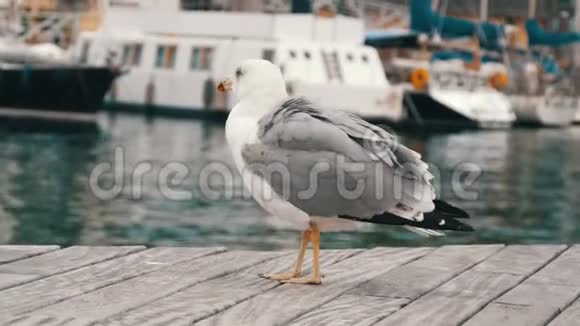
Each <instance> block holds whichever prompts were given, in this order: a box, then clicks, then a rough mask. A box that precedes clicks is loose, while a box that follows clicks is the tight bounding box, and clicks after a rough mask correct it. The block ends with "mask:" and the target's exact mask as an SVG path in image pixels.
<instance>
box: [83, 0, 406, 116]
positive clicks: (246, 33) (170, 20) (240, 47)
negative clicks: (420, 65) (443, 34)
mask: <svg viewBox="0 0 580 326" xmlns="http://www.w3.org/2000/svg"><path fill="white" fill-rule="evenodd" d="M304 3H305V2H304V1H292V3H288V4H287V5H282V6H280V7H276V8H270V7H268V5H267V3H266V2H264V3H261V2H256V1H254V2H252V5H250V4H249V2H248V3H246V2H243V3H238V2H236V1H219V2H218V1H207V2H206V4H205V5H204V6H203V8H202V7H198V6H194V7H190V6H184V5H183V2H180V1H177V0H167V1H135V2H134V4H133V5H131V6H127V5H119V4H118V3H115V2H111V3H109V4H108V6H107V7H106V14H105V15H104V19H103V23H102V26H101V28H100V29H99V30H98V31H96V32H83V33H82V34H81V42H80V43H79V47H77V55H78V56H79V57H81V58H83V60H85V61H86V62H93V63H95V62H97V63H98V62H103V60H104V59H103V57H104V55H106V54H107V53H109V52H110V51H113V52H116V53H117V54H118V55H117V56H116V60H117V61H116V63H117V64H118V65H120V66H122V67H127V68H130V72H129V73H128V74H126V75H124V76H122V77H121V78H119V80H118V81H117V82H116V83H115V86H114V88H113V90H112V92H111V94H110V96H109V97H108V98H107V107H109V108H110V109H111V110H119V109H127V110H132V111H136V112H148V113H156V114H165V115H180V116H193V117H198V116H203V117H208V116H209V117H224V116H226V115H227V113H228V112H229V109H230V108H231V106H232V104H233V103H234V101H233V99H232V98H230V96H233V95H224V94H220V93H217V92H215V82H216V81H218V80H220V79H221V78H223V77H224V76H228V75H229V74H232V72H233V71H234V70H235V66H236V65H237V64H238V62H240V61H241V60H244V59H248V58H263V59H266V60H270V61H272V62H273V63H275V64H277V65H278V66H280V67H281V69H282V71H283V74H284V77H285V78H286V80H287V81H288V84H287V87H288V90H289V92H290V93H291V94H293V95H302V96H307V97H309V98H311V99H312V100H314V101H315V102H318V103H319V104H321V105H322V106H325V107H329V108H334V109H341V110H345V111H349V112H352V113H355V114H358V115H360V116H362V117H364V118H367V119H369V120H387V121H397V120H399V119H400V117H401V114H402V98H403V90H402V89H400V88H398V87H395V86H393V85H391V84H390V83H389V81H388V80H387V78H386V77H385V75H384V74H383V73H382V66H381V63H380V59H379V56H378V55H377V51H376V50H375V49H374V48H372V47H370V46H365V45H363V44H362V43H363V39H364V24H363V21H362V20H361V19H359V18H356V17H351V16H348V15H345V14H344V12H340V11H338V10H335V9H333V7H331V6H323V7H319V8H316V7H315V8H313V7H311V6H310V4H308V5H305V4H304Z"/></svg>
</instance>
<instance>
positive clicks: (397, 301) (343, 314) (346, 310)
mask: <svg viewBox="0 0 580 326" xmlns="http://www.w3.org/2000/svg"><path fill="white" fill-rule="evenodd" d="M408 303H409V299H405V298H386V297H374V296H366V295H360V294H357V295H353V294H343V295H341V296H340V297H338V298H336V299H335V300H332V301H330V302H328V303H326V304H324V305H322V306H320V307H318V308H316V309H314V310H313V311H311V312H309V313H307V314H306V315H304V316H302V317H299V318H297V319H296V320H294V321H293V322H291V323H290V325H292V326H309V325H317V326H318V325H336V326H341V325H344V326H351V325H352V326H355V325H356V326H363V325H373V324H375V323H376V322H377V321H379V320H381V319H383V318H385V317H386V316H388V315H390V314H392V313H394V312H395V311H397V310H399V309H401V307H402V306H404V305H406V304H408Z"/></svg>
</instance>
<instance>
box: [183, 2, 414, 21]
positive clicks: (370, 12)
mask: <svg viewBox="0 0 580 326" xmlns="http://www.w3.org/2000/svg"><path fill="white" fill-rule="evenodd" d="M179 6H180V9H181V10H185V11H243V12H263V13H291V12H294V13H314V14H316V15H319V16H326V17H332V16H336V15H343V16H348V17H359V18H369V19H370V18H373V19H371V20H372V25H375V26H376V25H377V24H378V25H382V26H384V25H385V24H387V23H388V22H393V21H397V22H401V23H403V24H406V23H407V24H408V21H409V14H408V10H407V7H406V6H405V5H404V4H402V3H401V4H397V3H392V2H391V3H389V2H385V1H380V0H314V1H309V0H305V1H294V3H293V4H292V1H271V0H263V1H239V0H180V1H179ZM371 20H369V22H370V21H371ZM365 21H367V19H365Z"/></svg>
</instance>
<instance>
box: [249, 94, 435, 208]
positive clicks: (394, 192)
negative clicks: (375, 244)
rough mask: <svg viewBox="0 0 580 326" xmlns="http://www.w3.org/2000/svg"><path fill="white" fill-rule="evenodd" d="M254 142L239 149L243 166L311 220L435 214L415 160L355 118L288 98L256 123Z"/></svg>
mask: <svg viewBox="0 0 580 326" xmlns="http://www.w3.org/2000/svg"><path fill="white" fill-rule="evenodd" d="M258 138H259V140H260V142H261V144H256V145H248V146H246V147H245V148H244V149H243V152H242V155H243V158H244V160H245V161H246V163H247V164H248V168H249V169H250V170H251V171H252V172H254V173H256V174H258V175H260V176H262V177H263V178H264V179H265V180H266V181H267V182H269V183H270V185H271V186H272V189H273V190H274V191H275V192H276V193H277V194H278V195H280V196H281V197H282V198H283V199H285V200H287V201H289V202H290V203H291V204H293V205H294V206H296V207H298V208H300V209H301V210H303V211H304V212H306V213H307V214H309V215H311V216H353V217H357V218H362V219H365V218H366V219H369V218H371V217H373V216H375V215H377V214H382V213H384V212H391V213H393V214H396V215H398V216H402V217H405V218H409V219H420V218H422V215H421V213H423V212H429V211H431V210H433V208H434V205H433V198H434V193H433V188H432V186H431V184H430V183H429V180H430V178H431V176H430V174H429V173H428V172H427V166H426V164H425V163H423V162H422V161H421V160H420V156H419V154H417V153H415V152H413V151H411V150H409V149H408V148H406V147H404V146H402V145H398V144H397V142H396V139H395V138H394V137H393V136H392V135H390V134H389V133H387V132H386V131H384V130H382V129H380V128H378V127H375V126H373V125H371V124H368V123H366V122H365V121H363V120H361V119H359V118H357V117H356V116H354V115H350V114H346V113H343V112H339V111H332V112H329V111H321V110H318V109H316V108H315V107H314V106H313V105H312V104H311V103H309V102H307V101H306V100H304V99H301V98H298V99H290V100H288V101H286V102H285V103H284V104H283V105H281V106H280V107H279V108H278V109H276V110H274V111H272V113H270V114H268V115H267V116H265V117H264V118H262V119H261V121H260V122H259V131H258Z"/></svg>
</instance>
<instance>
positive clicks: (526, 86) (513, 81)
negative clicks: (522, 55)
mask: <svg viewBox="0 0 580 326" xmlns="http://www.w3.org/2000/svg"><path fill="white" fill-rule="evenodd" d="M509 75H510V82H509V83H508V86H507V88H506V89H505V92H506V93H507V94H510V95H527V96H543V95H546V94H551V95H552V96H575V94H576V93H577V91H576V90H578V89H580V88H578V86H580V85H578V81H577V78H574V77H573V76H568V75H560V76H554V75H552V74H543V73H542V72H541V71H525V70H524V69H517V68H512V69H511V71H510V74H509Z"/></svg>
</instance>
